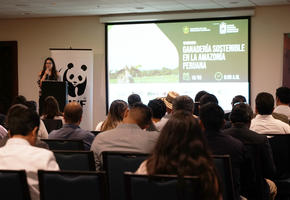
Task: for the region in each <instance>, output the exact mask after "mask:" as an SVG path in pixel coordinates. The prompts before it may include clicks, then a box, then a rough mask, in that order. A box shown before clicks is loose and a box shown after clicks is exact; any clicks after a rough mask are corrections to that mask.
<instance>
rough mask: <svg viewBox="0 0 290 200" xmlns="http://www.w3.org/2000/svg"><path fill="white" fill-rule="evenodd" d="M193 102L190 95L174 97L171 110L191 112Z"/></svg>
mask: <svg viewBox="0 0 290 200" xmlns="http://www.w3.org/2000/svg"><path fill="white" fill-rule="evenodd" d="M193 109H194V103H193V100H192V98H191V97H190V96H187V95H182V96H178V97H176V98H175V99H174V100H173V102H172V112H173V113H174V112H176V111H179V110H185V111H188V112H190V113H192V114H193Z"/></svg>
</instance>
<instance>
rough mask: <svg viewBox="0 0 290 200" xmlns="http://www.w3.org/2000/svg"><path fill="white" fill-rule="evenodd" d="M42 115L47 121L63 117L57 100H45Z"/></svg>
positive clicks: (49, 98)
mask: <svg viewBox="0 0 290 200" xmlns="http://www.w3.org/2000/svg"><path fill="white" fill-rule="evenodd" d="M42 114H43V115H44V117H45V118H46V119H53V118H54V117H55V116H61V113H60V111H59V105H58V102H57V100H56V98H54V97H53V96H48V97H46V98H45V99H44V103H43V113H42Z"/></svg>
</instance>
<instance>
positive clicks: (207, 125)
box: [199, 103, 244, 199]
mask: <svg viewBox="0 0 290 200" xmlns="http://www.w3.org/2000/svg"><path fill="white" fill-rule="evenodd" d="M199 117H200V120H201V124H202V127H203V128H204V132H205V136H206V138H207V141H208V144H209V147H210V150H211V151H212V153H213V154H214V155H226V154H228V155H230V157H231V161H232V168H233V179H234V189H235V194H236V195H237V196H236V199H239V198H240V197H239V188H240V183H239V180H240V167H241V164H242V163H243V162H244V158H243V154H244V145H243V144H242V143H241V142H240V141H239V140H237V139H235V138H233V137H231V136H230V135H226V134H224V133H222V132H221V130H222V128H223V126H224V123H225V121H224V111H223V109H222V108H221V107H220V106H218V105H217V104H216V103H207V104H205V105H203V106H201V107H200V116H199Z"/></svg>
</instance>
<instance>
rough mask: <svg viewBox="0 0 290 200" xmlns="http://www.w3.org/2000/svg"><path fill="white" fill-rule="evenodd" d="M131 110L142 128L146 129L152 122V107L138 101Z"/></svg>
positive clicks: (131, 113)
mask: <svg viewBox="0 0 290 200" xmlns="http://www.w3.org/2000/svg"><path fill="white" fill-rule="evenodd" d="M129 112H130V115H131V117H133V118H134V120H135V121H136V123H137V124H138V126H139V127H140V128H142V129H144V128H145V127H146V126H147V125H149V124H150V123H151V117H152V114H151V109H150V108H149V107H148V106H146V105H145V104H143V103H141V102H139V103H138V102H137V103H135V104H134V105H133V107H132V108H131V109H130V111H129Z"/></svg>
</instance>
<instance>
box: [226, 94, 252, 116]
mask: <svg viewBox="0 0 290 200" xmlns="http://www.w3.org/2000/svg"><path fill="white" fill-rule="evenodd" d="M246 102H247V100H246V98H245V97H244V96H243V95H237V96H235V97H234V98H233V99H232V103H231V105H232V108H233V107H234V106H235V105H236V104H239V103H246ZM230 114H231V112H228V113H226V114H225V120H227V121H229V120H230V118H229V116H230Z"/></svg>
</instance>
